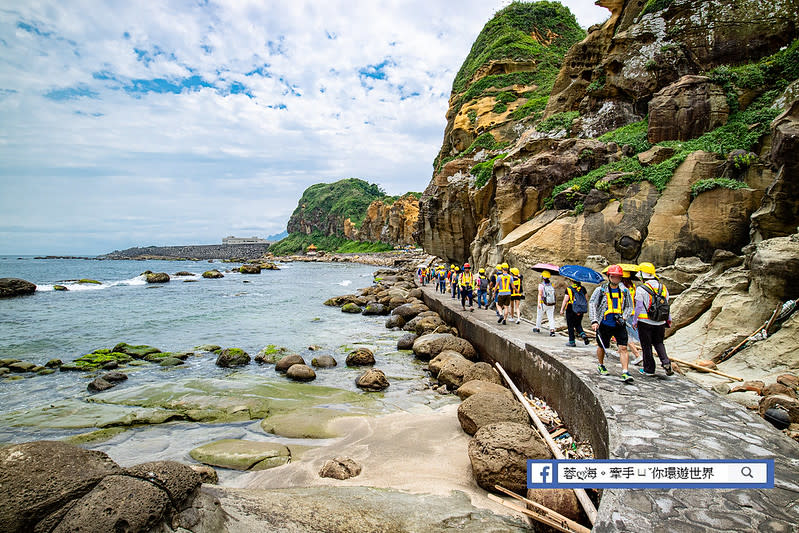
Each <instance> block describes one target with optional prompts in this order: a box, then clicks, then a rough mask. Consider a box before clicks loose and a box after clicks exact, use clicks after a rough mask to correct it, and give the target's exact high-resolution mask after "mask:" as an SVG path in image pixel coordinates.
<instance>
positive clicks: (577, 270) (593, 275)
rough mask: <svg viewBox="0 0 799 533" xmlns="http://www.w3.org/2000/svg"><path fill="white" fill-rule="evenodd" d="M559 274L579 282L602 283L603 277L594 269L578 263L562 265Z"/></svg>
mask: <svg viewBox="0 0 799 533" xmlns="http://www.w3.org/2000/svg"><path fill="white" fill-rule="evenodd" d="M560 275H561V276H563V277H564V278H569V279H573V280H574V281H579V282H580V283H602V281H604V279H605V278H603V277H602V274H600V273H599V272H597V271H596V270H592V269H590V268H588V267H584V266H580V265H563V266H562V267H560Z"/></svg>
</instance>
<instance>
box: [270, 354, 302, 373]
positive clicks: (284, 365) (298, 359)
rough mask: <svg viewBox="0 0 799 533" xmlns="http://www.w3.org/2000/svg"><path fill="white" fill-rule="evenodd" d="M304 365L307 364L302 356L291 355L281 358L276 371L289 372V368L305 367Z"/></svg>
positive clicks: (276, 365)
mask: <svg viewBox="0 0 799 533" xmlns="http://www.w3.org/2000/svg"><path fill="white" fill-rule="evenodd" d="M304 364H305V359H303V358H302V356H300V355H298V354H291V355H287V356H285V357H283V358H281V359H280V361H278V362H277V363H276V364H275V370H276V371H277V372H286V371H288V369H289V368H291V367H292V366H294V365H304Z"/></svg>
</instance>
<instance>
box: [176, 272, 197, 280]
mask: <svg viewBox="0 0 799 533" xmlns="http://www.w3.org/2000/svg"><path fill="white" fill-rule="evenodd" d="M175 276H177V277H179V278H191V277H194V276H195V274H194V273H192V272H187V271H186V270H181V271H180V272H175Z"/></svg>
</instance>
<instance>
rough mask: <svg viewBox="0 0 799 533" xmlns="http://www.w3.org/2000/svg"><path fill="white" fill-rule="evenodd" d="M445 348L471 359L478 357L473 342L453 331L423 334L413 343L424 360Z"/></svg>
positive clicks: (417, 353) (414, 349)
mask: <svg viewBox="0 0 799 533" xmlns="http://www.w3.org/2000/svg"><path fill="white" fill-rule="evenodd" d="M444 350H454V351H456V352H458V353H459V354H461V355H462V356H464V357H465V358H466V359H469V360H470V361H475V360H476V359H477V351H476V350H475V349H474V346H472V343H470V342H469V341H467V340H466V339H463V338H461V337H456V336H455V335H452V334H451V333H430V334H428V335H422V336H421V337H419V338H418V339H416V341H414V343H413V353H414V354H415V355H416V357H418V358H419V359H421V360H423V361H428V360H430V359H432V358H433V357H435V356H437V355H438V354H440V353H441V352H443V351H444Z"/></svg>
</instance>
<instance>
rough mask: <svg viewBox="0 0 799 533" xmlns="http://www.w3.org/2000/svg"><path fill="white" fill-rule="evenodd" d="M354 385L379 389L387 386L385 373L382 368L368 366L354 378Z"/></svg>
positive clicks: (368, 388)
mask: <svg viewBox="0 0 799 533" xmlns="http://www.w3.org/2000/svg"><path fill="white" fill-rule="evenodd" d="M355 385H357V386H358V387H359V388H361V389H366V390H371V391H381V390H383V389H387V388H388V386H389V383H388V379H387V378H386V374H385V373H384V372H383V371H382V370H378V369H376V368H370V369H369V370H367V371H366V372H364V373H363V374H361V375H360V376H358V379H356V380H355Z"/></svg>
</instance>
